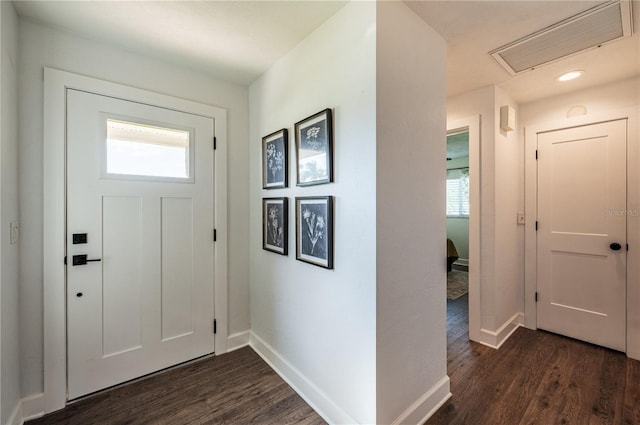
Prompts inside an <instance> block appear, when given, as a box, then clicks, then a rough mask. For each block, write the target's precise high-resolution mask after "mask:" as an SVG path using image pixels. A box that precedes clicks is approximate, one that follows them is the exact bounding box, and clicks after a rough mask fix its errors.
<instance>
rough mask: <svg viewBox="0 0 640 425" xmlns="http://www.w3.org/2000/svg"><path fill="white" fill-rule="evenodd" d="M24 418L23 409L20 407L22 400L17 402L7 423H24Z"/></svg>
mask: <svg viewBox="0 0 640 425" xmlns="http://www.w3.org/2000/svg"><path fill="white" fill-rule="evenodd" d="M23 423H24V420H23V419H22V409H21V408H20V400H18V402H17V403H16V406H15V407H14V408H13V412H11V416H9V420H8V421H7V424H6V425H22V424H23Z"/></svg>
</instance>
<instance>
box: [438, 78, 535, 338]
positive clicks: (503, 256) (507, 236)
mask: <svg viewBox="0 0 640 425" xmlns="http://www.w3.org/2000/svg"><path fill="white" fill-rule="evenodd" d="M504 105H510V106H511V107H513V108H514V109H515V110H516V120H518V105H517V104H516V103H515V102H514V101H513V100H512V99H511V98H510V97H509V96H508V94H507V93H506V92H505V91H504V90H503V89H501V88H500V87H496V86H487V87H483V88H480V89H477V90H474V91H471V92H468V93H464V94H461V95H458V96H455V97H452V98H449V99H448V100H447V119H448V120H449V121H456V120H460V119H464V118H466V117H471V116H477V115H480V122H481V125H480V127H481V134H480V145H481V147H480V210H481V213H480V235H481V240H480V273H481V281H480V299H481V307H480V311H481V313H480V323H479V324H475V323H473V320H472V319H470V326H479V327H480V329H479V331H480V332H479V333H478V335H479V338H480V339H481V341H482V342H485V343H487V344H489V345H493V346H498V345H500V343H501V342H502V341H503V340H504V338H505V337H506V336H508V334H509V332H510V331H511V330H513V328H514V327H515V326H516V324H517V321H518V320H520V317H519V316H518V315H519V314H520V313H522V312H523V311H524V302H523V295H522V294H523V291H524V256H523V254H522V252H523V246H524V242H523V241H524V229H523V228H522V227H519V226H518V225H517V222H516V217H517V212H518V211H521V210H524V206H523V205H524V197H523V196H522V193H523V192H524V183H523V168H522V161H521V158H522V152H523V147H522V146H521V143H520V141H519V139H518V133H517V132H516V131H511V132H508V133H506V132H504V131H502V130H501V129H500V107H501V106H504ZM476 330H478V329H476ZM498 331H500V332H498ZM472 334H474V335H475V332H472Z"/></svg>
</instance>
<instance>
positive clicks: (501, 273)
mask: <svg viewBox="0 0 640 425" xmlns="http://www.w3.org/2000/svg"><path fill="white" fill-rule="evenodd" d="M505 105H508V106H511V107H512V108H513V109H514V110H515V114H516V128H518V127H517V124H518V113H519V111H518V104H517V103H515V102H514V101H513V99H511V97H509V95H508V94H507V93H506V92H505V91H504V90H503V89H502V88H500V87H495V104H494V122H493V128H494V129H495V146H494V151H493V153H494V155H495V162H494V164H495V165H494V166H495V207H494V208H495V209H494V213H495V230H494V231H495V233H494V234H495V245H494V251H493V252H494V262H495V298H496V301H495V307H496V309H495V325H494V326H495V327H494V328H490V330H492V331H495V330H498V329H499V328H500V327H501V326H503V325H505V324H506V323H508V322H509V321H510V320H511V319H512V317H513V316H514V315H515V314H519V313H522V312H524V299H523V293H524V254H523V250H522V248H523V247H524V227H523V226H519V225H518V222H517V215H518V211H524V198H523V197H522V196H521V195H522V194H523V193H524V178H523V176H524V174H523V170H524V167H522V165H521V162H520V160H521V158H522V152H524V144H523V143H520V139H519V138H518V132H517V131H516V130H513V131H509V132H505V131H503V130H501V129H500V108H501V107H502V106H505ZM521 202H522V203H521Z"/></svg>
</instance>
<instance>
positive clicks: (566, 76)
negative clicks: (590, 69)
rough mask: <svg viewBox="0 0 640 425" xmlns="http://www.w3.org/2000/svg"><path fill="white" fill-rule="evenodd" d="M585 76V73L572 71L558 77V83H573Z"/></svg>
mask: <svg viewBox="0 0 640 425" xmlns="http://www.w3.org/2000/svg"><path fill="white" fill-rule="evenodd" d="M582 74H584V71H571V72H567V73H566V74H562V75H561V76H559V77H558V81H571V80H575V79H576V78H578V77H580V76H581V75H582Z"/></svg>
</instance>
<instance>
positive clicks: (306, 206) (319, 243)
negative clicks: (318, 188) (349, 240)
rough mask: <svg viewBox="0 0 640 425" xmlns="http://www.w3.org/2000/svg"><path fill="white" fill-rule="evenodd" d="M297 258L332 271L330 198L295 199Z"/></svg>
mask: <svg viewBox="0 0 640 425" xmlns="http://www.w3.org/2000/svg"><path fill="white" fill-rule="evenodd" d="M296 259H298V260H300V261H304V262H307V263H311V264H314V265H316V266H320V267H324V268H327V269H333V197H331V196H305V197H298V198H296Z"/></svg>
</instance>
